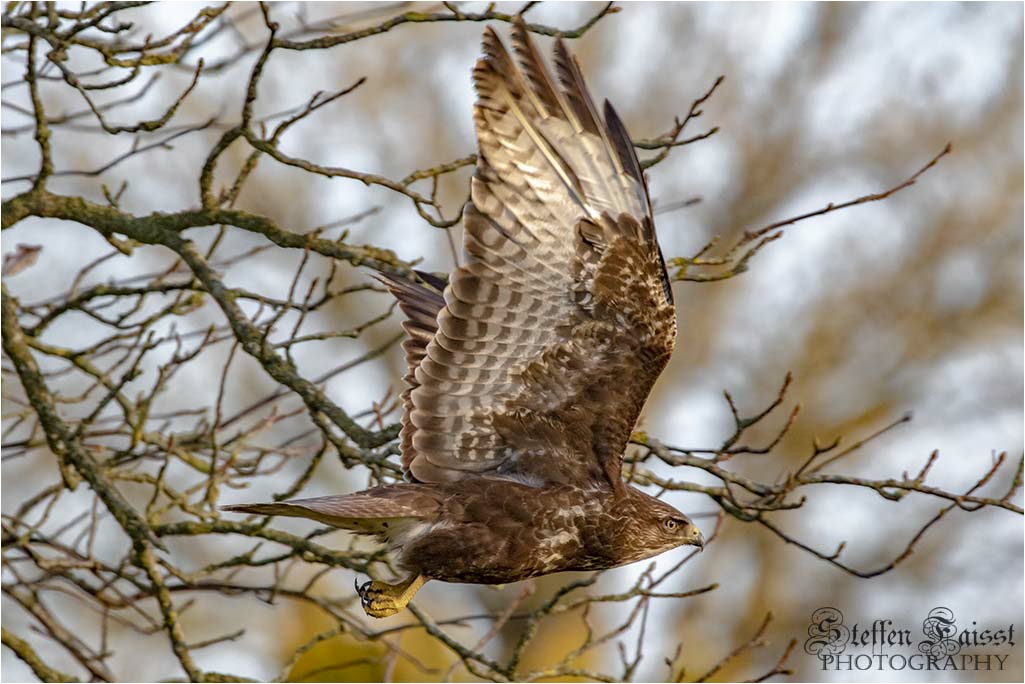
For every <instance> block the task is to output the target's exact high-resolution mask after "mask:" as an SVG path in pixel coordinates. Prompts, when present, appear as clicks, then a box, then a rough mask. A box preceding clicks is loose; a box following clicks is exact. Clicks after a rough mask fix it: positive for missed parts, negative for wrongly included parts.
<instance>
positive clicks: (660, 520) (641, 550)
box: [622, 487, 705, 562]
mask: <svg viewBox="0 0 1025 684" xmlns="http://www.w3.org/2000/svg"><path fill="white" fill-rule="evenodd" d="M629 489H630V495H629V499H631V501H630V502H629V507H630V508H632V509H633V511H632V515H631V522H629V523H628V524H627V525H625V526H624V529H623V530H622V532H623V533H624V534H625V535H626V536H628V537H629V538H630V539H629V541H628V542H627V544H625V546H626V547H628V548H631V549H632V550H633V553H632V554H631V555H632V556H633V557H632V559H631V561H627V562H632V561H634V560H641V559H644V558H651V557H652V556H657V555H658V554H660V553H663V552H665V551H669V550H670V549H675V548H676V547H678V546H696V547H698V548H699V549H704V548H705V538H704V537H703V536H702V535H701V530H699V529H698V528H697V525H695V524H694V523H693V522H691V519H690V518H688V517H687V516H686V515H684V514H683V513H681V512H680V511H678V510H676V509H675V508H673V507H672V506H670V505H669V504H667V503H666V502H664V501H660V500H658V499H656V498H655V497H653V496H649V495H648V494H645V493H644V492H642V491H640V490H637V489H634V488H632V487H631V488H629Z"/></svg>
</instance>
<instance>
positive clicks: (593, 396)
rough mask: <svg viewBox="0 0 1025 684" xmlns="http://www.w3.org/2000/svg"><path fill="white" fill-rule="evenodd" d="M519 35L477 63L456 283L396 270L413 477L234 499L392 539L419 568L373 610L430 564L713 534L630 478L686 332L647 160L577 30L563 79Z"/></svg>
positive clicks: (477, 566)
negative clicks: (644, 412) (644, 418)
mask: <svg viewBox="0 0 1025 684" xmlns="http://www.w3.org/2000/svg"><path fill="white" fill-rule="evenodd" d="M512 45H513V53H514V54H515V58H514V57H513V55H511V54H510V53H509V52H508V51H507V50H506V48H505V46H504V45H503V44H502V41H501V40H500V39H499V37H498V35H497V34H496V33H495V32H494V31H493V30H492V29H491V28H488V29H486V30H485V32H484V40H483V53H484V54H483V56H482V57H481V58H480V59H479V60H478V62H477V64H476V66H475V68H474V70H473V80H474V85H475V87H476V90H477V95H478V100H477V102H476V104H475V106H474V111H473V118H474V123H475V125H476V132H477V141H478V149H479V153H478V155H477V167H476V172H475V173H474V176H473V178H472V180H471V201H470V202H469V203H467V205H466V208H465V210H464V225H465V239H464V250H465V259H464V261H465V263H464V264H463V265H461V266H459V267H458V268H456V270H455V271H454V273H452V274H451V277H450V278H449V279H448V282H447V283H446V282H445V281H444V280H443V279H440V278H437V277H434V276H432V275H429V274H426V273H416V274H414V276H413V277H410V278H404V277H399V276H392V275H384V276H382V279H383V280H384V282H385V283H386V285H387V286H388V288H389V289H390V290H391V292H392V293H393V294H394V295H395V297H396V298H397V299H398V302H399V305H400V307H401V308H402V310H403V312H404V313H405V315H406V317H407V320H406V321H405V322H404V323H403V326H404V328H405V330H406V332H407V339H406V341H405V343H404V345H403V348H404V350H405V353H406V358H407V361H408V369H409V370H408V373H407V375H406V377H405V381H406V384H407V385H408V388H407V389H406V391H405V393H404V394H403V403H404V407H403V408H404V410H403V416H402V431H401V446H402V467H403V470H404V472H405V474H406V480H407V481H406V482H402V483H398V484H391V485H386V486H381V487H375V488H373V489H367V490H365V491H361V492H356V493H353V494H346V495H340V496H326V497H319V498H313V499H300V500H293V501H284V502H279V503H267V504H246V505H237V506H227V507H226V509H227V510H232V511H238V512H244V513H258V514H266V515H285V516H299V517H304V518H312V519H314V520H318V521H320V522H322V523H326V524H328V525H333V526H335V527H339V528H344V529H347V530H352V531H354V532H357V533H362V534H369V535H375V536H376V537H377V538H378V539H379V540H380V541H381V542H383V543H384V544H385V545H386V546H387V548H388V549H389V550H390V551H392V552H393V553H394V555H395V558H396V561H397V565H398V567H399V568H400V569H401V570H402V571H404V572H405V573H407V576H406V577H404V578H403V579H402V581H400V582H398V583H396V584H386V583H384V582H381V581H378V580H374V581H371V582H367V583H365V584H364V585H363V586H362V587H359V588H358V592H359V595H360V597H361V599H362V605H363V608H364V610H365V611H366V613H367V614H368V615H370V616H372V617H385V616H388V615H393V614H395V613H397V612H398V611H400V610H402V609H403V608H405V606H406V605H407V604H408V603H409V600H410V599H411V598H412V596H413V595H414V594H415V593H416V592H417V591H418V590H419V588H420V587H421V586H423V584H424V583H425V582H427V581H428V580H432V579H434V580H442V581H447V582H468V583H478V584H502V583H507V582H514V581H517V580H523V579H527V578H530V577H537V576H539V575H545V574H549V573H554V572H560V571H566V570H600V569H606V568H613V567H617V566H620V565H625V564H627V563H632V562H634V561H638V560H641V559H644V558H649V557H651V556H655V555H657V554H660V553H662V552H664V551H667V550H669V549H672V548H675V547H678V546H682V545H688V544H689V545H694V546H698V547H703V545H704V540H703V539H702V536H701V532H700V531H699V530H698V529H697V527H696V526H695V525H694V524H693V523H692V522H691V521H690V520H689V519H688V518H687V516H685V515H684V514H683V513H681V512H680V511H678V510H676V509H675V508H673V507H672V506H670V505H668V504H666V503H664V502H662V501H660V500H658V499H656V498H654V497H652V496H649V495H648V494H645V493H644V492H642V491H640V490H638V489H635V488H634V487H631V486H629V485H628V484H627V483H625V482H624V481H623V479H622V474H621V469H622V462H623V453H624V450H625V449H626V446H627V442H628V440H629V438H630V433H631V431H632V430H633V427H634V424H635V423H636V421H637V417H638V415H639V414H640V411H641V408H642V406H643V405H644V402H645V400H646V399H647V396H648V393H649V392H650V390H651V387H652V385H653V384H654V382H655V380H656V379H657V378H658V376H659V374H660V373H661V372H662V369H663V368H664V367H665V365H666V363H667V361H668V360H669V356H670V354H671V353H672V350H673V345H674V343H675V339H676V315H675V310H674V307H673V296H672V292H671V290H670V282H669V277H668V274H667V272H666V268H665V262H664V260H663V258H662V253H661V250H660V248H659V245H658V241H657V239H656V236H655V228H654V225H653V222H652V213H651V203H650V201H649V198H648V193H647V188H646V185H645V179H644V175H643V173H642V171H641V166H640V164H639V163H638V159H637V155H636V153H635V151H634V148H633V145H632V143H631V141H630V137H629V135H627V132H626V129H625V128H624V126H623V123H622V122H621V121H620V119H619V116H618V115H617V114H616V112H615V110H614V109H613V108H612V106H611V105H610V104H609V103H608V101H606V102H605V106H604V108H603V112H601V113H600V112H599V111H598V109H597V108H596V107H595V104H594V102H593V100H592V99H591V96H590V94H589V93H588V90H587V86H586V85H585V84H584V79H583V76H582V75H581V71H580V67H579V65H578V63H577V61H576V60H575V59H574V58H573V56H572V55H571V54H570V53H569V51H568V50H567V49H566V46H565V45H564V44H563V42H562V40H556V42H555V50H554V61H555V70H556V77H555V78H553V77H552V76H551V74H550V72H549V70H548V68H547V67H546V66H545V64H544V62H543V61H542V58H541V56H540V54H539V52H538V49H537V47H536V46H535V44H534V42H533V41H532V40H531V38H530V35H529V33H528V30H527V28H526V26H525V25H524V23H523V22H522V20H519V21H517V22H515V23H514V25H513V28H512Z"/></svg>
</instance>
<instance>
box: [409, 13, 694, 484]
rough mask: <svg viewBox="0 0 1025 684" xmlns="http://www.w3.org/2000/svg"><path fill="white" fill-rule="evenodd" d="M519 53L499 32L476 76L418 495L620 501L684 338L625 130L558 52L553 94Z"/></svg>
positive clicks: (517, 35)
mask: <svg viewBox="0 0 1025 684" xmlns="http://www.w3.org/2000/svg"><path fill="white" fill-rule="evenodd" d="M512 38H513V48H514V51H515V53H516V56H517V58H518V61H519V67H517V64H516V62H515V61H514V60H513V58H512V56H511V55H510V54H509V53H508V52H507V51H506V49H505V47H504V46H503V45H502V42H501V41H500V40H499V38H498V36H497V35H496V34H495V33H494V32H493V31H492V30H491V29H490V28H489V29H487V30H486V31H485V34H484V55H483V57H482V58H481V59H480V60H479V61H478V62H477V65H476V67H475V69H474V72H473V77H474V83H475V85H476V89H477V93H478V100H477V103H476V105H475V108H474V121H475V124H476V129H477V139H478V147H479V151H480V153H479V155H478V162H477V169H476V173H475V174H474V178H473V179H472V190H471V199H472V202H471V203H470V204H468V205H467V208H466V211H465V244H464V247H465V252H466V259H465V264H464V265H463V266H461V267H459V268H458V269H456V271H455V272H454V273H453V274H452V277H451V279H450V281H449V284H448V285H447V287H445V289H444V306H443V307H441V308H440V310H438V312H437V319H436V325H437V329H436V330H435V331H433V337H432V338H431V339H430V341H429V342H428V343H427V344H426V346H425V347H424V346H423V341H422V340H421V341H420V342H419V344H414V346H417V349H416V351H417V352H418V353H419V352H420V351H422V352H423V355H422V358H419V359H416V360H415V361H414V360H413V359H411V361H414V362H413V363H411V371H412V383H411V387H412V389H411V391H410V393H409V396H408V402H407V411H406V414H405V415H404V417H403V422H404V427H403V443H404V449H403V464H404V466H405V467H406V468H407V470H408V472H409V473H410V474H411V475H412V477H413V478H414V479H416V480H419V481H421V482H443V481H451V480H455V479H459V478H462V477H466V476H467V475H470V474H473V473H478V474H487V475H493V476H504V477H512V478H515V479H517V480H520V481H521V482H527V483H536V484H541V483H548V484H557V483H575V484H581V485H596V486H606V487H607V486H612V487H615V488H616V489H618V488H619V487H621V486H622V484H621V477H620V472H619V471H620V466H621V459H622V454H623V450H624V449H625V447H626V442H627V439H628V438H629V435H630V431H631V430H632V429H633V426H634V423H635V422H636V420H637V416H638V415H639V413H640V410H641V407H642V406H643V404H644V401H645V399H646V398H647V396H648V393H649V391H650V390H651V386H652V384H653V383H654V382H655V379H656V378H657V377H658V375H659V373H661V371H662V369H663V368H664V366H665V364H666V362H667V360H668V358H669V355H670V353H671V352H672V349H673V344H674V341H675V337H676V317H675V312H674V309H673V303H672V293H671V291H670V288H669V279H668V275H667V274H666V271H665V264H664V262H663V259H662V255H661V253H660V250H659V246H658V242H657V241H656V237H655V231H654V225H653V223H652V218H651V208H650V203H649V201H648V196H647V190H646V187H645V182H644V177H643V174H642V172H641V167H640V164H639V163H638V160H637V157H636V154H635V152H634V149H633V145H632V144H631V142H630V138H629V136H628V135H627V133H626V130H625V128H624V127H623V124H622V122H621V121H620V119H619V117H618V116H617V115H616V113H615V111H614V110H613V109H612V107H611V105H609V103H608V102H606V103H605V107H604V116H602V115H600V114H599V113H598V111H597V110H596V108H595V106H594V103H593V102H592V100H591V97H590V95H589V94H588V91H587V87H586V86H585V85H584V80H583V77H582V76H581V73H580V68H579V66H578V65H577V63H576V61H575V60H574V59H573V57H572V56H571V55H570V54H569V52H568V51H567V50H566V47H565V45H564V44H563V43H562V41H561V40H559V41H556V44H555V65H556V71H557V74H558V84H556V82H555V81H554V80H553V79H552V78H551V76H550V74H549V72H548V70H547V68H546V67H545V65H544V63H543V62H542V60H541V58H540V56H539V54H538V51H537V48H536V46H535V45H534V44H533V42H532V41H531V39H530V36H529V34H528V32H527V30H526V28H525V26H524V25H523V23H522V22H517V23H516V24H515V25H514V28H513V32H512ZM402 300H403V297H402V296H401V295H400V301H402ZM438 305H439V306H440V302H438Z"/></svg>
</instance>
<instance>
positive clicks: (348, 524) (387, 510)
mask: <svg viewBox="0 0 1025 684" xmlns="http://www.w3.org/2000/svg"><path fill="white" fill-rule="evenodd" d="M402 489H405V487H403V486H402V485H398V486H393V487H379V488H377V489H376V490H374V489H371V490H367V491H364V492H356V493H354V494H341V495H336V496H319V497H316V498H312V499H293V500H291V501H278V502H275V503H252V504H233V505H230V506H221V510H222V511H230V512H233V513H255V514H257V515H282V516H289V517H293V518H309V519H311V520H316V521H318V522H322V523H324V524H326V525H331V526H333V527H340V528H342V529H345V530H352V531H353V532H357V533H360V534H378V535H380V534H387V533H388V531H389V530H390V529H394V528H395V527H396V526H397V525H398V526H402V525H403V523H408V522H410V521H415V520H424V519H427V518H428V517H430V515H431V513H433V511H434V509H435V507H436V504H434V502H433V501H431V500H425V499H424V497H421V496H418V495H417V494H415V493H414V492H406V491H401V490H402ZM388 490H392V491H388ZM395 490H399V491H395ZM432 504H434V505H432Z"/></svg>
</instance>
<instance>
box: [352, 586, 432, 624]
mask: <svg viewBox="0 0 1025 684" xmlns="http://www.w3.org/2000/svg"><path fill="white" fill-rule="evenodd" d="M426 581H427V578H426V577H424V576H423V575H417V576H416V577H414V578H413V579H412V580H410V581H408V582H405V583H399V584H385V583H384V582H380V581H378V580H373V581H371V582H367V583H366V584H364V585H363V586H361V587H357V588H356V593H358V594H359V598H360V600H361V601H362V602H363V612H365V613H366V614H367V615H369V616H370V617H375V618H384V617H388V616H389V615H394V614H395V613H397V612H399V611H400V610H402V609H403V608H405V607H406V606H407V605H408V604H409V602H410V600H411V599H412V598H413V595H414V594H416V592H417V591H419V590H420V587H422V586H423V585H424V583H425V582H426Z"/></svg>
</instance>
